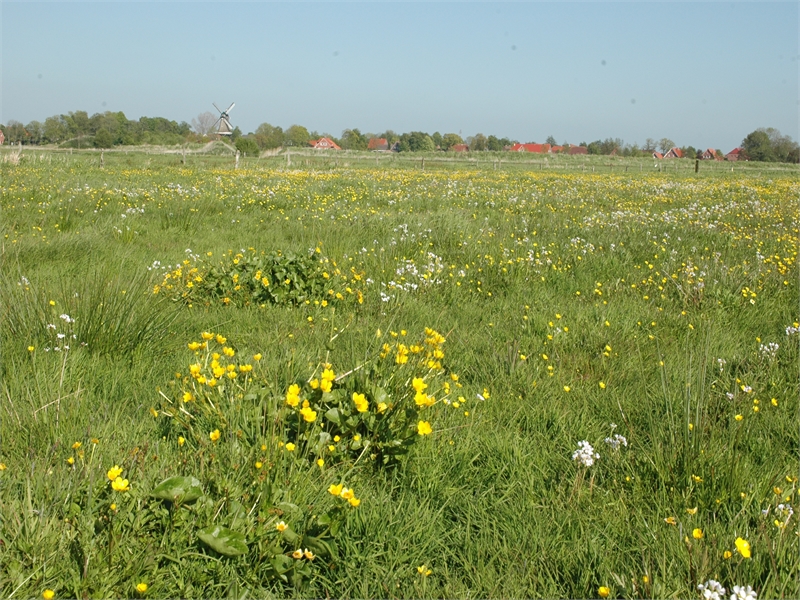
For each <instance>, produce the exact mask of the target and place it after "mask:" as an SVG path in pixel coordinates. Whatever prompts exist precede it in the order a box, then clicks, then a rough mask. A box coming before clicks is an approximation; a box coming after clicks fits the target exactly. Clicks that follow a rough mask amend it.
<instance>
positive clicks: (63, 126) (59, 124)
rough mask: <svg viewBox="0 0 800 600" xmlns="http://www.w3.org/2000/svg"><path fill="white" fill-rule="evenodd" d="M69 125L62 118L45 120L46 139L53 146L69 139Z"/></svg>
mask: <svg viewBox="0 0 800 600" xmlns="http://www.w3.org/2000/svg"><path fill="white" fill-rule="evenodd" d="M67 133H68V129H67V123H66V122H65V121H64V118H63V117H61V116H57V117H47V118H46V119H45V120H44V139H45V140H46V141H47V142H50V143H51V144H57V143H58V142H61V141H63V140H65V139H66V138H67Z"/></svg>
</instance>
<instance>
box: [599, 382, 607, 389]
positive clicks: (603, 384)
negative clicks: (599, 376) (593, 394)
mask: <svg viewBox="0 0 800 600" xmlns="http://www.w3.org/2000/svg"><path fill="white" fill-rule="evenodd" d="M597 385H599V386H600V389H601V390H604V389H606V384H605V383H604V382H602V381H601V382H600V383H598V384H597Z"/></svg>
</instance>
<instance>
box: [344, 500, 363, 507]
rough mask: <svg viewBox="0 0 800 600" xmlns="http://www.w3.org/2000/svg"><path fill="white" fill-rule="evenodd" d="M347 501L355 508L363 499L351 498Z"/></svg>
mask: <svg viewBox="0 0 800 600" xmlns="http://www.w3.org/2000/svg"><path fill="white" fill-rule="evenodd" d="M347 501H348V502H349V503H350V506H352V507H353V508H355V507H356V506H358V505H359V504H361V500H360V499H358V498H349V499H348V500H347Z"/></svg>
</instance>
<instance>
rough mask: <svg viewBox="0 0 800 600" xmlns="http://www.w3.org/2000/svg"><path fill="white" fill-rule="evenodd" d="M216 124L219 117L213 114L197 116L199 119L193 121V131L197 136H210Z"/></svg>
mask: <svg viewBox="0 0 800 600" xmlns="http://www.w3.org/2000/svg"><path fill="white" fill-rule="evenodd" d="M216 122H217V117H215V116H214V114H213V113H210V112H208V111H206V112H204V113H200V114H199V115H197V118H195V119H192V129H194V131H195V133H196V134H197V135H208V134H209V133H210V132H211V128H212V127H214V124H215V123H216Z"/></svg>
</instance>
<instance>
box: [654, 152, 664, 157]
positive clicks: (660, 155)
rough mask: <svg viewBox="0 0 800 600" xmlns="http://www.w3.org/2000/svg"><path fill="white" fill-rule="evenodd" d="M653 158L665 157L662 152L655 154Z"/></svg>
mask: <svg viewBox="0 0 800 600" xmlns="http://www.w3.org/2000/svg"><path fill="white" fill-rule="evenodd" d="M653 158H664V155H663V154H661V152H655V151H654V152H653Z"/></svg>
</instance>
